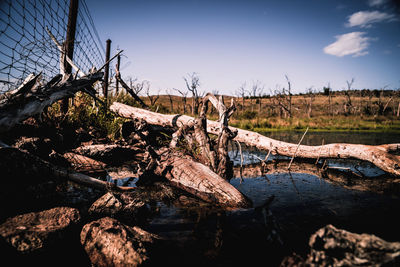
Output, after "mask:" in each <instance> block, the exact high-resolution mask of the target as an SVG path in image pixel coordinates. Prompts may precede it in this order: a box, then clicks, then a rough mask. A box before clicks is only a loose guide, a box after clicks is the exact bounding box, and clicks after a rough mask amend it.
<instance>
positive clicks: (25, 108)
mask: <svg viewBox="0 0 400 267" xmlns="http://www.w3.org/2000/svg"><path fill="white" fill-rule="evenodd" d="M102 77H103V73H101V72H97V73H94V74H90V75H88V76H85V77H82V78H80V79H77V80H66V81H61V78H62V77H61V75H57V76H55V77H54V78H53V79H52V80H51V81H50V82H48V83H47V84H46V85H44V86H37V81H38V79H39V78H40V77H39V76H35V77H33V78H32V79H31V80H30V81H28V82H26V83H25V84H24V85H23V86H22V87H21V88H19V89H18V90H17V91H15V92H13V93H12V94H9V95H7V96H4V97H3V98H2V99H1V101H0V132H3V131H7V130H8V129H10V128H11V127H12V126H14V125H15V124H17V123H19V122H21V121H23V120H25V119H27V118H29V117H32V116H35V115H37V114H40V113H41V112H42V111H43V109H44V108H45V107H47V106H49V105H51V104H53V103H54V102H56V101H58V100H60V99H64V98H66V97H71V96H73V95H74V94H75V93H76V92H78V91H84V92H90V91H89V90H91V89H90V88H92V87H91V86H92V84H93V83H94V82H96V81H98V80H100V79H101V78H102Z"/></svg>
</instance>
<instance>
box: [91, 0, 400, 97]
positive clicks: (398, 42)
mask: <svg viewBox="0 0 400 267" xmlns="http://www.w3.org/2000/svg"><path fill="white" fill-rule="evenodd" d="M86 3H87V5H88V6H89V8H90V12H91V15H92V17H93V20H94V23H95V25H96V28H97V30H98V32H99V34H100V37H101V39H102V40H103V41H104V42H105V40H106V39H108V38H110V39H111V40H112V53H115V51H116V49H117V48H120V49H123V50H124V51H125V52H124V55H125V56H126V57H123V58H122V74H123V76H125V77H128V76H132V77H136V78H138V79H139V80H148V81H150V83H151V86H152V87H151V88H152V92H153V93H156V92H157V91H159V90H160V92H161V93H164V92H165V90H166V89H172V88H180V89H181V88H184V86H185V84H184V81H183V78H182V77H183V76H185V75H186V74H188V73H192V72H196V73H197V74H198V75H199V77H200V82H201V88H200V89H201V90H202V91H207V92H211V91H219V92H220V93H224V94H229V95H234V94H235V91H236V90H237V88H238V87H239V86H240V85H241V84H243V83H244V82H246V83H247V85H248V86H250V85H251V84H252V83H253V82H255V81H257V80H258V81H260V82H261V83H262V84H263V85H264V86H265V92H266V93H269V91H270V89H271V90H274V89H275V88H276V87H277V86H285V85H286V82H285V75H288V77H289V78H290V80H291V82H292V85H293V90H294V92H305V91H306V89H307V88H310V87H313V88H314V89H316V90H321V88H322V87H323V86H326V85H327V84H328V83H330V85H331V87H332V88H333V89H334V90H340V89H343V88H345V87H346V80H351V79H352V78H355V82H354V88H382V87H384V86H387V88H399V87H400V15H399V13H398V12H397V13H396V10H394V8H393V7H392V6H391V5H389V3H388V2H387V1H385V0H302V1H300V0H298V1H294V0H293V1H285V0H281V1H279V0H276V1H255V0H242V1H233V0H230V1H221V0H214V1H208V0H201V1H200V0H199V1H194V0H193V1H190V0H187V1H177V0H175V1H171V0H168V1H156V0H132V1H113V2H111V1H95V0H86Z"/></svg>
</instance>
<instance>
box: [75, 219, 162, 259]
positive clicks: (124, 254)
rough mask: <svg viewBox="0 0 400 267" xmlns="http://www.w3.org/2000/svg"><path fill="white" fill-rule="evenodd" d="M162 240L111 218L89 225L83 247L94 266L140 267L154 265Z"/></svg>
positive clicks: (87, 225)
mask: <svg viewBox="0 0 400 267" xmlns="http://www.w3.org/2000/svg"><path fill="white" fill-rule="evenodd" d="M160 241H161V238H160V237H158V236H157V235H154V234H151V233H149V232H146V231H144V230H142V229H141V228H139V227H136V226H134V227H130V226H127V225H124V224H122V223H120V222H119V221H117V220H116V219H112V218H109V217H104V218H102V219H100V220H97V221H93V222H91V223H89V224H86V225H85V226H84V227H83V229H82V232H81V243H82V245H83V247H84V249H85V250H86V253H87V254H88V255H89V258H90V260H91V262H92V264H93V265H95V266H139V265H142V264H145V263H146V264H148V263H150V262H151V261H152V255H153V252H154V250H155V249H156V247H157V246H158V245H159V244H160V243H159V242H160Z"/></svg>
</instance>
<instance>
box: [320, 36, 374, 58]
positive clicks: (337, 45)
mask: <svg viewBox="0 0 400 267" xmlns="http://www.w3.org/2000/svg"><path fill="white" fill-rule="evenodd" d="M364 35H365V32H350V33H346V34H342V35H337V36H335V37H336V42H334V43H332V44H330V45H328V46H326V47H325V48H324V53H326V54H329V55H333V56H337V57H343V56H348V55H352V56H353V57H359V56H364V55H367V54H368V51H367V48H368V46H369V41H370V40H371V38H369V37H365V36H364Z"/></svg>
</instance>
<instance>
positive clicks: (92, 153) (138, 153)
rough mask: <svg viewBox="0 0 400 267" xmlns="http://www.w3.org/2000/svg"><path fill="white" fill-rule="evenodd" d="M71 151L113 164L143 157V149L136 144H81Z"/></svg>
mask: <svg viewBox="0 0 400 267" xmlns="http://www.w3.org/2000/svg"><path fill="white" fill-rule="evenodd" d="M73 151H74V152H76V153H78V154H81V155H83V156H86V157H89V158H93V159H95V160H99V161H103V162H105V163H108V164H113V165H116V164H119V163H122V162H125V161H132V160H141V159H143V157H144V151H143V149H142V148H138V147H136V146H121V145H103V144H99V145H88V146H81V147H78V148H76V149H74V150H73Z"/></svg>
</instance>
